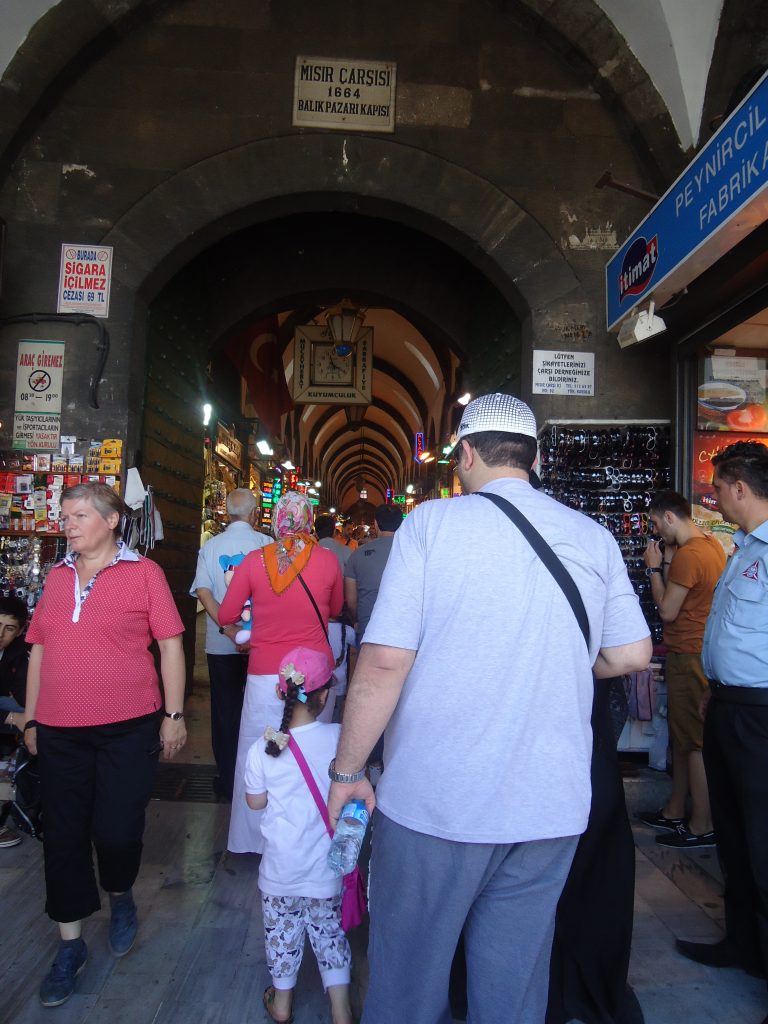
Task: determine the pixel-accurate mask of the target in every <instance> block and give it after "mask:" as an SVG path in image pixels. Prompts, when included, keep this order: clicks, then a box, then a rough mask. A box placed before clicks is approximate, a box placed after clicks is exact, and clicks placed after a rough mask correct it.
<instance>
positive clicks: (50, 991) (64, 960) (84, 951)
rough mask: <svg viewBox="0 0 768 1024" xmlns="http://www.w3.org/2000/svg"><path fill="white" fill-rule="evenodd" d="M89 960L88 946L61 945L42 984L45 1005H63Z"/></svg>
mask: <svg viewBox="0 0 768 1024" xmlns="http://www.w3.org/2000/svg"><path fill="white" fill-rule="evenodd" d="M87 962H88V947H87V946H86V945H85V943H84V942H81V943H80V945H79V946H59V950H58V952H57V954H56V959H55V960H54V961H53V964H52V965H51V969H50V971H48V973H47V974H46V976H45V977H44V978H43V983H42V985H41V986H40V1002H41V1003H42V1004H43V1006H61V1004H62V1003H65V1002H66V1001H67V999H69V997H70V996H71V995H72V993H73V992H74V991H75V979H76V978H77V976H78V974H80V972H81V971H82V969H83V968H84V967H85V965H86V963H87Z"/></svg>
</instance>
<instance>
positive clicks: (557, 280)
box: [103, 134, 588, 436]
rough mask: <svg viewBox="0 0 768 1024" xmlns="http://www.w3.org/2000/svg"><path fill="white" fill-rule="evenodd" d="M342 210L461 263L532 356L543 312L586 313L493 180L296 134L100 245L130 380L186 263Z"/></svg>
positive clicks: (533, 230)
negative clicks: (162, 295)
mask: <svg viewBox="0 0 768 1024" xmlns="http://www.w3.org/2000/svg"><path fill="white" fill-rule="evenodd" d="M223 182H224V183H226V186H225V187H222V183H223ZM340 206H341V207H342V208H353V209H357V210H359V211H360V212H368V211H375V212H377V213H378V214H379V216H381V215H385V216H386V217H388V218H389V219H391V220H392V221H395V222H400V223H402V224H407V225H409V226H410V227H413V228H416V229H417V230H420V231H422V232H424V233H425V234H426V235H429V236H431V237H433V238H436V239H438V240H440V241H442V242H443V243H445V244H446V245H448V246H449V247H450V248H453V249H454V250H455V251H457V252H458V253H460V254H461V255H463V256H464V258H465V259H467V260H468V262H470V263H471V264H473V265H474V266H475V267H476V268H477V269H478V270H479V271H480V272H481V273H482V274H484V275H485V276H486V277H487V278H488V279H489V280H490V281H491V282H492V284H493V285H494V286H495V287H496V288H497V290H498V291H499V292H500V293H501V294H502V295H503V296H504V298H505V299H506V300H507V301H508V303H509V304H510V306H511V307H512V308H513V309H514V310H515V313H516V314H517V316H518V319H519V320H520V322H521V324H522V330H523V343H524V344H523V350H524V352H525V351H526V350H529V349H530V347H531V344H530V343H531V341H533V340H534V339H535V338H536V337H537V331H539V329H540V328H541V325H542V323H543V318H544V316H545V313H546V316H547V317H549V318H550V319H551V317H552V316H553V315H555V314H556V312H557V310H558V309H560V310H562V311H563V312H565V311H567V310H568V309H570V308H571V307H575V306H578V307H580V308H582V309H583V308H584V307H586V306H588V300H587V297H586V294H585V292H584V291H583V289H582V287H581V284H580V282H579V280H578V279H577V277H576V275H575V274H574V272H573V269H572V268H571V266H570V264H569V263H568V261H567V260H566V259H565V257H564V256H563V254H562V252H561V251H560V249H559V248H558V247H557V245H556V244H555V242H554V241H553V239H552V238H551V237H550V236H549V235H548V234H547V233H546V232H545V231H544V230H543V228H541V226H540V225H539V224H538V223H537V222H536V221H535V220H534V219H533V218H532V217H531V216H530V215H528V214H527V213H526V211H525V210H524V209H523V208H522V207H521V206H520V205H519V204H518V203H516V202H515V201H514V200H513V199H512V198H511V197H510V196H509V195H507V194H505V193H504V192H502V191H501V190H500V189H499V188H497V187H495V186H494V185H492V184H491V183H489V182H488V181H486V180H485V179H483V178H481V177H479V176H478V175H476V174H473V173H471V172H470V171H467V170H466V169H464V168H462V167H459V166H457V165H456V164H453V163H450V162H448V161H446V160H442V159H440V158H438V157H435V156H433V155H431V154H430V153H427V152H425V151H423V150H418V149H415V148H412V147H410V146H406V145H403V144H402V143H398V142H395V141H392V140H382V139H378V138H371V137H367V136H354V137H350V136H345V135H334V134H307V135H291V136H285V137H283V138H276V139H269V140H265V141H261V142H254V143H251V144H249V145H247V146H243V147H240V148H238V149H235V150H229V151H227V152H225V153H221V154H219V155H217V156H215V157H211V158H209V159H207V160H204V161H202V162H200V163H198V164H195V165H194V166H192V167H189V168H187V169H185V170H184V171H182V172H180V173H178V174H176V175H175V176H173V177H172V178H170V179H168V180H167V181H166V182H164V183H163V184H161V185H159V186H158V187H157V188H155V189H154V190H152V191H151V192H149V193H148V194H147V195H146V196H144V197H143V198H142V199H141V200H140V201H139V202H138V203H136V204H135V205H134V206H133V207H132V209H130V210H129V211H128V212H127V213H126V214H125V215H124V216H123V217H122V218H121V219H120V221H119V222H118V223H117V224H116V225H115V226H114V228H113V229H112V230H111V231H109V232H108V233H107V235H106V236H105V237H104V238H103V242H104V243H105V244H109V245H114V246H115V252H116V253H117V254H118V260H117V263H116V266H115V271H114V281H113V293H112V324H113V335H114V337H115V340H116V342H117V343H118V344H119V343H120V342H122V345H123V346H124V351H126V352H130V360H131V378H132V380H133V381H140V380H143V377H144V339H143V330H144V321H145V313H146V307H147V305H148V304H149V302H151V300H152V298H153V296H154V295H155V294H157V292H158V291H159V290H160V289H161V288H162V287H163V286H164V284H165V283H166V282H167V281H169V280H170V279H171V278H172V277H173V276H174V275H175V274H176V273H177V272H178V270H179V269H180V268H181V267H183V266H185V265H186V264H187V263H188V262H189V261H190V260H191V259H192V258H194V257H195V256H196V255H197V254H199V253H200V252H202V251H203V250H204V249H206V248H208V247H209V246H210V245H211V244H213V243H214V242H216V241H219V240H221V239H223V238H226V237H227V236H229V235H230V234H232V233H233V232H234V231H237V230H239V229H241V228H243V227H245V226H248V225H252V224H256V223H259V222H263V221H266V220H270V219H274V218H275V217H276V216H277V215H278V214H280V213H283V214H286V213H295V212H304V211H306V210H308V209H315V210H317V209H326V210H328V209H331V210H333V209H338V208H339V207H340ZM526 343H527V344H526ZM524 366H525V363H524ZM138 404H140V403H138ZM137 408H138V406H137ZM135 411H137V410H135ZM134 427H135V423H134ZM130 434H131V430H130V425H129V436H130Z"/></svg>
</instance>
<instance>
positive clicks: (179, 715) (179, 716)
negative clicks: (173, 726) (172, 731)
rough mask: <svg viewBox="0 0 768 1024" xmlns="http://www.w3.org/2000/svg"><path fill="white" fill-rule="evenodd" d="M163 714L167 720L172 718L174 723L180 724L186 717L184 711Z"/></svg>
mask: <svg viewBox="0 0 768 1024" xmlns="http://www.w3.org/2000/svg"><path fill="white" fill-rule="evenodd" d="M163 714H164V715H165V717H166V718H171V719H172V720H173V721H174V722H180V721H181V720H182V718H183V717H184V712H183V711H164V712H163Z"/></svg>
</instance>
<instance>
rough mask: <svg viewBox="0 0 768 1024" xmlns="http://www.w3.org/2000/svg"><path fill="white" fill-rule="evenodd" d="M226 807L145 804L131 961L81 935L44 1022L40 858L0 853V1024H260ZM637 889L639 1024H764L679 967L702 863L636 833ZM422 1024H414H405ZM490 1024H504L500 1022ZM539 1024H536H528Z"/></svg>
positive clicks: (260, 953) (760, 999)
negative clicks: (85, 958)
mask: <svg viewBox="0 0 768 1024" xmlns="http://www.w3.org/2000/svg"><path fill="white" fill-rule="evenodd" d="M188 712H189V719H190V732H191V739H190V743H189V745H188V747H187V749H186V752H185V758H186V760H188V761H190V762H192V763H198V764H206V763H210V760H211V758H210V746H209V743H208V738H207V735H206V733H207V728H208V724H207V723H208V716H207V696H206V693H205V687H204V685H203V676H201V678H200V685H199V686H198V692H197V694H196V695H195V696H194V697H193V698H192V700H191V701H190V702H189V706H188ZM664 786H665V782H664V779H663V778H662V777H660V776H658V775H656V774H655V773H651V772H647V771H646V772H643V773H641V775H640V777H639V778H638V779H631V780H627V782H626V785H625V790H626V793H627V803H628V806H629V807H630V810H631V811H636V810H637V809H638V808H639V807H640V806H651V807H652V806H658V802H657V801H659V800H660V799H662V797H663V790H664ZM228 816H229V806H228V805H226V804H213V803H187V802H175V801H174V802H170V801H153V803H152V804H151V805H150V810H149V814H148V824H147V833H146V846H145V854H144V861H143V867H142V872H141V876H140V879H139V883H138V884H137V887H136V891H137V898H138V903H139V907H140V917H141V931H140V937H139V941H138V942H137V945H136V948H135V949H134V950H133V951H132V952H131V954H130V955H129V956H127V957H125V959H123V960H117V961H116V960H114V959H113V957H112V956H111V955H110V954H109V952H108V951H107V948H106V912H105V911H103V910H102V911H101V912H100V913H99V914H97V915H95V916H94V917H93V918H92V919H91V920H90V921H89V922H88V924H87V926H86V930H85V937H86V941H87V942H88V945H89V949H90V960H89V963H88V965H87V967H86V969H85V971H84V972H83V974H82V976H81V978H80V979H79V982H78V991H77V994H76V995H75V996H73V997H72V999H71V1000H70V1001H69V1002H68V1003H66V1004H65V1005H64V1006H62V1007H59V1008H57V1009H54V1010H45V1009H43V1008H42V1007H41V1006H40V1004H39V1002H38V999H37V988H38V985H39V982H40V979H41V977H42V975H43V974H44V973H45V970H46V969H47V966H48V964H49V963H50V961H51V959H52V956H53V953H54V949H55V945H56V934H55V930H54V928H53V926H52V925H51V924H50V922H49V921H48V920H47V918H46V917H45V916H44V914H43V905H42V902H43V901H42V851H41V847H40V845H39V844H38V843H37V842H35V841H34V840H32V839H29V838H27V839H25V841H24V842H23V843H22V844H21V845H20V846H17V847H13V848H11V849H7V850H0V906H2V917H1V918H0V920H1V921H2V926H1V927H0V1024H10V1022H11V1021H13V1022H14V1024H42V1022H51V1021H55V1022H56V1024H182V1022H183V1024H189V1022H194V1024H251V1022H258V1024H261V1022H262V1021H265V1020H266V1016H265V1014H264V1010H263V1009H262V1006H261V994H262V991H263V989H264V987H265V986H266V985H267V983H268V975H267V972H266V968H265V965H264V950H263V944H262V934H261V919H260V909H259V900H258V891H257V888H256V871H257V858H255V857H253V856H250V855H240V856H237V855H232V854H227V853H226V852H225V845H226V827H227V822H228ZM635 841H636V846H637V885H636V898H635V934H634V944H633V950H632V962H631V968H630V981H631V983H632V985H633V986H634V988H635V991H636V992H637V995H638V998H639V1000H640V1003H641V1005H642V1007H643V1010H644V1013H645V1020H646V1024H761V1022H762V1020H763V1018H764V1017H765V1015H766V1013H768V996H766V987H765V984H764V983H763V982H760V981H757V980H755V979H753V978H750V977H748V976H747V975H746V974H744V973H742V972H741V971H737V970H715V969H712V968H706V967H702V966H699V965H697V964H693V963H690V962H689V961H687V960H685V959H684V958H683V957H682V956H680V955H678V954H677V953H676V951H675V948H674V940H675V938H690V939H700V940H703V941H707V940H710V939H712V940H714V939H717V938H718V937H719V936H720V935H721V934H722V932H721V922H722V899H721V896H720V882H719V873H718V868H717V862H716V857H715V855H714V851H712V850H699V851H691V852H688V853H678V852H675V851H672V850H668V849H665V848H663V847H659V846H657V845H656V843H655V842H654V834H653V833H652V831H651V830H650V829H647V828H645V827H643V826H638V827H636V829H635ZM352 938H353V953H354V958H355V973H354V991H355V998H356V1000H358V1001H359V999H360V996H361V994H362V992H363V991H364V989H365V983H366V962H365V939H366V937H365V933H364V930H363V929H358V932H357V933H353V935H352ZM329 1019H330V1018H329V1016H328V1011H327V1004H326V1001H325V997H324V996H323V994H322V989H321V986H320V983H319V979H318V977H317V972H316V967H315V964H314V960H313V957H312V955H311V953H309V952H308V953H307V956H306V957H305V962H304V966H303V967H302V972H301V975H300V980H299V987H298V989H297V999H296V1024H310V1022H312V1024H317V1022H321V1021H327V1020H329ZM404 1024H418V1022H404ZM499 1024H504V1022H502V1021H500V1022H499ZM531 1024H535V1022H531Z"/></svg>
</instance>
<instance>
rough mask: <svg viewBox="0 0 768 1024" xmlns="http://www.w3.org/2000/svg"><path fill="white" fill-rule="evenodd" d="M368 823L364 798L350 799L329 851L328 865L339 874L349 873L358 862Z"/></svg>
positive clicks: (340, 818) (342, 813)
mask: <svg viewBox="0 0 768 1024" xmlns="http://www.w3.org/2000/svg"><path fill="white" fill-rule="evenodd" d="M367 825H368V811H367V810H366V807H365V801H364V800H350V801H349V803H348V804H345V805H344V809H343V810H342V812H341V816H340V817H339V823H338V825H337V826H336V831H335V832H334V833H333V839H332V840H331V848H330V850H329V851H328V867H329V868H330V869H331V871H333V872H334V873H335V874H337V875H348V874H349V872H350V871H352V870H353V868H354V866H355V864H357V858H358V857H359V856H360V847H361V846H362V845H363V837H364V836H365V829H366V827H367Z"/></svg>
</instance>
